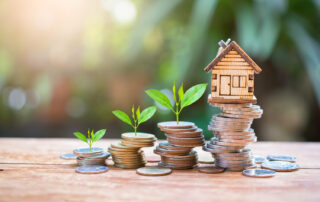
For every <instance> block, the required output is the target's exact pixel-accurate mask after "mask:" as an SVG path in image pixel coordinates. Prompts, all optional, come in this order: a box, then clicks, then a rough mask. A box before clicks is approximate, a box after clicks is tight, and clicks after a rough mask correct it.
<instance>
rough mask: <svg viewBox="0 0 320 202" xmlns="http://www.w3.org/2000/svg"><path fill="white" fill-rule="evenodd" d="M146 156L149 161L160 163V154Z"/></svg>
mask: <svg viewBox="0 0 320 202" xmlns="http://www.w3.org/2000/svg"><path fill="white" fill-rule="evenodd" d="M146 158H147V162H148V163H158V162H160V161H161V159H160V157H159V156H147V157H146Z"/></svg>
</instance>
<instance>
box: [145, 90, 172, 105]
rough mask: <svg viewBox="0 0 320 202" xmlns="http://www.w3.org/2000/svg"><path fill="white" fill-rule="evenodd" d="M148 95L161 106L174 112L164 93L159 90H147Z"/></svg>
mask: <svg viewBox="0 0 320 202" xmlns="http://www.w3.org/2000/svg"><path fill="white" fill-rule="evenodd" d="M146 93H147V94H148V95H149V96H150V97H151V98H152V99H153V100H155V101H156V102H158V103H159V104H161V105H163V106H165V107H167V108H169V109H171V110H173V108H172V106H171V103H170V101H169V99H168V97H167V96H166V95H165V94H163V93H162V92H160V91H159V90H156V89H149V90H146Z"/></svg>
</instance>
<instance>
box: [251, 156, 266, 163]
mask: <svg viewBox="0 0 320 202" xmlns="http://www.w3.org/2000/svg"><path fill="white" fill-rule="evenodd" d="M254 160H255V161H256V163H258V164H261V163H263V162H265V161H266V158H264V157H262V156H255V157H254Z"/></svg>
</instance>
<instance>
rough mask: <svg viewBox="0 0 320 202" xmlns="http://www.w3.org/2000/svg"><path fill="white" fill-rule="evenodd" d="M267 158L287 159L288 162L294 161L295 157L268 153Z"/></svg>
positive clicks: (272, 159)
mask: <svg viewBox="0 0 320 202" xmlns="http://www.w3.org/2000/svg"><path fill="white" fill-rule="evenodd" d="M267 159H268V160H269V161H288V162H292V163H294V162H296V157H293V156H283V155H268V156H267Z"/></svg>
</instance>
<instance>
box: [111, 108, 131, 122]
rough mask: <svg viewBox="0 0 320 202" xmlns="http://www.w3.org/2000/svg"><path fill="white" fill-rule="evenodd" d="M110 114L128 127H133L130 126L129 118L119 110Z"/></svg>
mask: <svg viewBox="0 0 320 202" xmlns="http://www.w3.org/2000/svg"><path fill="white" fill-rule="evenodd" d="M112 113H113V114H114V115H115V116H116V117H118V119H120V120H121V121H123V122H125V123H126V124H128V125H130V126H133V125H132V122H131V119H130V118H129V116H128V115H127V114H126V113H124V112H123V111H121V110H115V111H112Z"/></svg>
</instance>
